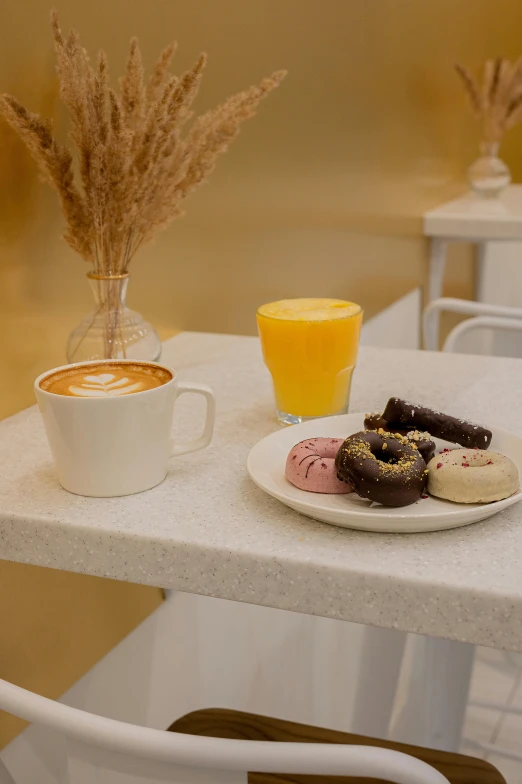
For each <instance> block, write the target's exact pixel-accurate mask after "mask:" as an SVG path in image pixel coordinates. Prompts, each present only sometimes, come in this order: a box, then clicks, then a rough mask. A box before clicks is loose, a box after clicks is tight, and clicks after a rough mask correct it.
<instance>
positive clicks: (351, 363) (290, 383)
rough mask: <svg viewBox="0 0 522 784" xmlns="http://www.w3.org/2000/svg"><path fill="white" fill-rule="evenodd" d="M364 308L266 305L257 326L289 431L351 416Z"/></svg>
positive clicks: (306, 302)
mask: <svg viewBox="0 0 522 784" xmlns="http://www.w3.org/2000/svg"><path fill="white" fill-rule="evenodd" d="M362 316H363V312H362V308H361V307H360V306H359V305H356V304H355V303H354V302H345V301H344V300H340V299H283V300H279V302H270V303H269V304H268V305H262V306H261V307H260V308H259V310H258V311H257V325H258V328H259V335H260V337H261V345H262V348H263V356H264V359H265V363H266V366H267V367H268V369H269V371H270V373H271V374H272V380H273V382H274V391H275V397H276V404H277V415H278V418H279V421H280V423H281V424H283V425H294V424H297V423H299V422H303V421H305V420H306V419H312V418H314V417H322V416H331V415H333V414H344V413H346V411H347V410H348V403H349V400H350V386H351V382H352V374H353V370H354V368H355V363H356V361H357V351H358V348H359V334H360V331H361V322H362Z"/></svg>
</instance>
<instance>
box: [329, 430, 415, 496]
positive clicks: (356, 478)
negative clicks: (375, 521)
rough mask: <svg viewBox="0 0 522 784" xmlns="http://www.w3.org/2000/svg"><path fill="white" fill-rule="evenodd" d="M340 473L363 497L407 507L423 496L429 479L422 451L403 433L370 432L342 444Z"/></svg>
mask: <svg viewBox="0 0 522 784" xmlns="http://www.w3.org/2000/svg"><path fill="white" fill-rule="evenodd" d="M335 466H336V468H337V475H338V477H339V479H341V480H343V481H349V482H350V483H351V484H353V486H354V488H355V492H356V493H357V495H360V496H361V498H368V499H369V500H370V501H375V502H377V503H379V504H383V506H407V505H408V504H413V503H415V501H418V499H419V498H420V497H421V495H422V491H423V490H424V488H425V486H426V482H427V479H428V476H427V474H428V471H427V468H426V463H425V462H424V460H423V459H422V457H421V455H420V453H419V450H418V449H417V448H416V447H415V446H413V445H412V444H410V443H409V442H408V440H407V439H406V438H405V437H404V436H400V435H398V434H397V435H395V434H392V433H389V434H388V433H383V434H380V433H376V432H374V431H371V430H370V431H367V432H365V433H355V434H354V435H353V436H350V437H349V438H347V439H346V441H345V442H344V443H343V445H342V446H341V448H340V449H339V451H338V453H337V457H336V459H335Z"/></svg>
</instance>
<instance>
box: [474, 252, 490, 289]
mask: <svg viewBox="0 0 522 784" xmlns="http://www.w3.org/2000/svg"><path fill="white" fill-rule="evenodd" d="M486 249H487V244H486V243H485V242H479V243H478V244H477V256H476V269H475V299H476V300H477V302H484V301H485V300H484V273H485V268H486Z"/></svg>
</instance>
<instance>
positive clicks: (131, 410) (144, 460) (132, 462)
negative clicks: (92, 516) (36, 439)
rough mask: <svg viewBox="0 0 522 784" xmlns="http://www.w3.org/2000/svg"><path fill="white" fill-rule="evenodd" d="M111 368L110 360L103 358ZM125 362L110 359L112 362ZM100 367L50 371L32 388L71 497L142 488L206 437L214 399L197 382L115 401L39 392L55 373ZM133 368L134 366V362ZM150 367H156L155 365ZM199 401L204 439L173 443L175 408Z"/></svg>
mask: <svg viewBox="0 0 522 784" xmlns="http://www.w3.org/2000/svg"><path fill="white" fill-rule="evenodd" d="M106 362H107V363H109V362H110V363H112V364H114V362H115V360H106ZM125 362H128V363H130V364H132V360H117V363H118V364H123V363H125ZM100 364H101V363H100V361H99V360H96V361H94V362H78V363H76V364H75V365H67V366H63V367H60V368H53V370H48V371H47V372H46V373H42V375H41V376H38V378H37V379H36V381H35V382H34V390H35V394H36V399H37V402H38V406H39V408H40V411H41V413H42V417H43V421H44V425H45V430H46V433H47V438H48V439H49V444H50V447H51V452H52V455H53V459H54V464H55V467H56V471H57V474H58V479H59V481H60V484H61V485H62V487H64V488H65V490H68V491H69V492H71V493H76V494H77V495H86V496H97V497H110V496H121V495H131V494H132V493H139V492H141V491H142V490H149V489H150V488H151V487H155V485H158V484H159V483H160V482H162V481H163V480H164V479H165V477H166V475H167V468H168V461H169V458H170V457H173V456H175V455H184V454H187V453H188V452H195V451H196V450H198V449H203V448H204V447H205V446H207V445H208V444H209V443H210V441H211V439H212V432H213V429H214V420H215V401H214V395H213V392H212V390H211V389H210V388H209V387H207V386H203V385H202V384H191V383H185V382H180V381H178V380H177V378H176V374H175V372H174V371H172V370H170V369H169V368H166V367H165V366H162V365H160V366H159V367H160V368H163V370H166V371H167V373H169V374H170V375H171V376H172V377H171V378H170V380H168V381H167V382H166V383H162V384H161V385H160V386H156V387H154V388H153V389H147V390H145V391H140V392H135V393H133V394H123V395H120V396H116V397H74V396H69V395H65V394H58V393H56V392H51V391H47V390H45V389H42V387H41V383H42V381H44V379H47V378H48V377H50V376H52V375H53V374H55V373H57V372H58V371H61V370H68V369H71V368H73V367H80V368H81V367H83V366H85V368H86V369H87V370H88V369H89V367H90V366H92V365H100ZM134 364H136V363H135V362H134ZM140 364H145V365H147V364H149V365H151V366H152V367H153V368H157V367H158V365H156V364H155V363H140ZM186 392H193V393H194V394H198V395H203V397H204V398H205V399H206V404H207V405H206V418H205V425H204V428H203V433H202V434H201V435H200V436H198V437H197V438H194V439H193V440H191V441H188V442H186V443H182V444H178V443H174V442H173V438H172V427H173V417H174V403H175V401H176V399H177V398H178V397H179V396H180V395H182V394H184V393H186Z"/></svg>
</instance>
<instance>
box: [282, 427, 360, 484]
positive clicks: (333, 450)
mask: <svg viewBox="0 0 522 784" xmlns="http://www.w3.org/2000/svg"><path fill="white" fill-rule="evenodd" d="M342 443H343V439H342V438H307V439H306V441H301V443H299V444H296V445H295V446H294V447H293V449H292V450H291V452H290V454H289V455H288V457H287V459H286V469H285V476H286V478H287V479H288V481H289V482H291V483H292V484H293V485H295V486H296V487H299V488H300V489H301V490H309V491H310V492H311V493H351V492H352V491H353V487H352V486H351V485H350V484H348V483H347V482H342V481H341V480H340V479H337V471H336V470H335V456H336V454H337V452H338V451H339V447H340V446H341V444H342Z"/></svg>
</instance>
